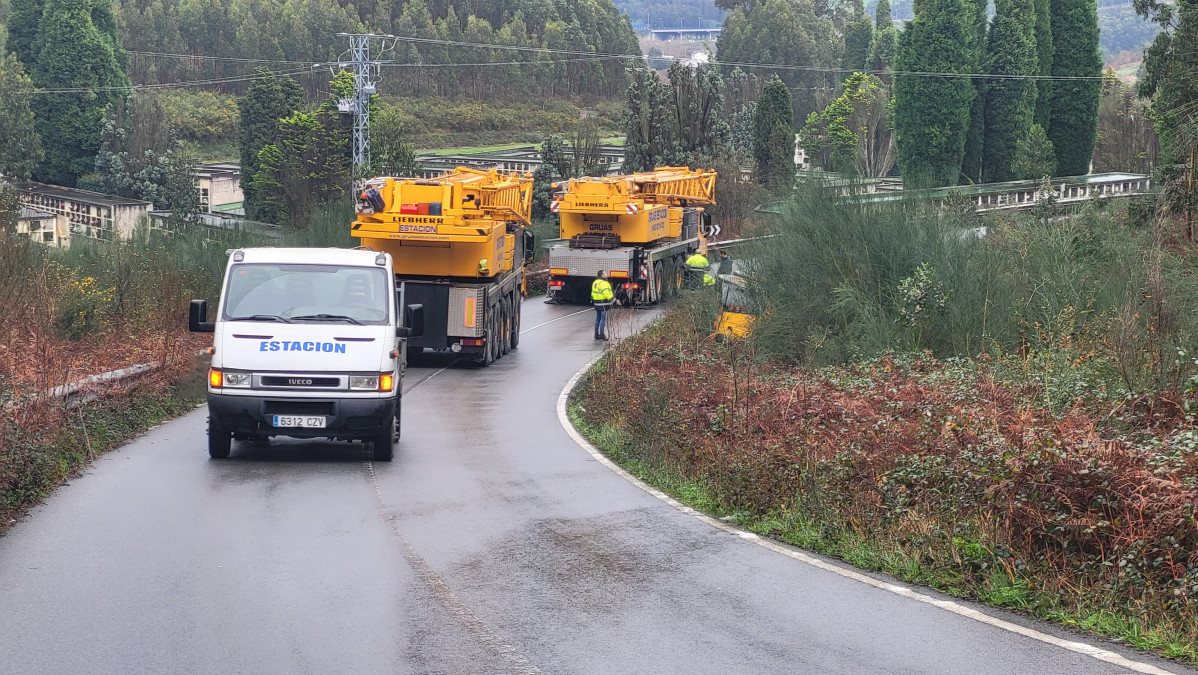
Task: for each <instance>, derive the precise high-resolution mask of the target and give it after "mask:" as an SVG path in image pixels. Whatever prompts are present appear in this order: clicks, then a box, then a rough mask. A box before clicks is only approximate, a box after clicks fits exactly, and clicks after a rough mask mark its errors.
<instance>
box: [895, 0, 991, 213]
mask: <svg viewBox="0 0 1198 675" xmlns="http://www.w3.org/2000/svg"><path fill="white" fill-rule="evenodd" d="M972 16H973V15H972V12H971V11H970V9H968V8H967V7H966V5H965V4H964V2H962V0H921V1H920V2H919V3H918V4H917V5H916V12H915V18H914V19H912V20H911V22H910V23H908V24H907V28H906V30H904V31H903V32H902V34H901V35H900V37H899V50H898V60H897V62H896V64H895V66H896V67H895V70H896V71H899V72H900V73H911V72H925V73H927V72H932V73H969V72H971V71H972V66H973V58H972V57H973V54H972V53H971V50H970V44H971V41H972V40H973V39H974V38H973V36H974V35H975V34H976V29H975V27H974V24H973V21H972ZM976 96H977V90H976V89H975V88H974V85H973V82H972V81H971V78H969V77H968V76H967V75H961V76H952V75H948V76H937V77H927V76H917V75H904V74H899V75H896V76H895V83H894V110H895V114H894V127H895V136H896V143H897V146H898V164H899V170H900V172H901V173H902V176H903V185H904V186H905V187H907V188H914V189H918V188H929V187H941V186H945V185H954V184H956V182H957V177H958V175H959V174H960V173H961V160H962V157H963V155H964V153H965V136H966V133H967V132H968V130H969V111H970V107H971V106H972V105H973V100H974V98H975V97H976Z"/></svg>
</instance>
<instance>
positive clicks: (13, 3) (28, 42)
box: [7, 0, 46, 70]
mask: <svg viewBox="0 0 1198 675" xmlns="http://www.w3.org/2000/svg"><path fill="white" fill-rule="evenodd" d="M45 6H46V2H45V0H10V2H9V5H8V24H7V27H8V49H9V50H10V51H12V53H14V54H16V55H17V58H18V59H19V60H20V61H21V63H23V64H25V69H26V70H29V68H30V66H32V65H33V62H34V61H36V60H37V58H36V56H37V55H36V54H34V51H33V42H34V40H36V39H37V25H38V24H39V23H41V20H42V11H43V10H44V9H45Z"/></svg>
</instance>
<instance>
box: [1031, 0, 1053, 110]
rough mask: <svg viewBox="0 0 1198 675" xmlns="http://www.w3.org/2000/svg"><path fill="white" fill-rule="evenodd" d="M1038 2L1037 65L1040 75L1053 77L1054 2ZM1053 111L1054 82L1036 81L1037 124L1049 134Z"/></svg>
mask: <svg viewBox="0 0 1198 675" xmlns="http://www.w3.org/2000/svg"><path fill="white" fill-rule="evenodd" d="M1035 2H1036V63H1037V65H1038V66H1039V70H1040V75H1042V76H1044V77H1047V76H1050V75H1052V54H1053V46H1052V12H1051V10H1050V8H1051V6H1052V0H1035ZM1051 111H1052V80H1047V79H1043V80H1037V81H1036V124H1039V125H1040V127H1041V128H1042V129H1043V130H1044V131H1045V132H1047V131H1048V120H1049V118H1050V117H1051Z"/></svg>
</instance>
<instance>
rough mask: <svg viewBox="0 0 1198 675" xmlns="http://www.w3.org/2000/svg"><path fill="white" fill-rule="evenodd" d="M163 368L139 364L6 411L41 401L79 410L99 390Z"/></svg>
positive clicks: (49, 392) (63, 387)
mask: <svg viewBox="0 0 1198 675" xmlns="http://www.w3.org/2000/svg"><path fill="white" fill-rule="evenodd" d="M161 367H162V366H161V364H157V363H139V364H137V365H134V366H128V367H125V368H119V369H117V370H110V371H108V372H107V373H100V374H99V375H90V376H88V377H85V378H83V379H82V380H77V381H75V382H71V383H69V384H62V385H59V386H57V387H52V388H50V389H47V390H46V391H44V392H41V393H38V394H34V395H32V396H30V397H29V398H26V399H24V400H18V401H9V402H8V403H7V404H5V406H4V411H5V412H10V411H13V410H16V409H18V408H20V407H22V406H23V405H27V404H29V403H37V402H39V401H48V400H54V399H61V400H62V401H63V402H64V405H65V406H66V407H67V408H68V409H70V408H77V407H79V406H81V405H83V404H85V403H90V402H92V401H94V400H96V399H97V398H99V396H100V395H99V393H98V391H97V390H98V389H100V388H102V387H106V386H111V385H114V384H118V383H124V382H128V381H130V380H136V379H138V378H140V377H142V376H144V375H147V374H149V373H152V372H154V371H156V370H158V369H159V368H161Z"/></svg>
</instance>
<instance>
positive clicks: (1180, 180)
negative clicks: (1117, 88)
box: [1137, 0, 1198, 239]
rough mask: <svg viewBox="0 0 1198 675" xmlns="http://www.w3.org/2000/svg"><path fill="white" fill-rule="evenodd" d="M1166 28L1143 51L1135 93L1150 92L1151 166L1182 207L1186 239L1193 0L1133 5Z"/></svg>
mask: <svg viewBox="0 0 1198 675" xmlns="http://www.w3.org/2000/svg"><path fill="white" fill-rule="evenodd" d="M1137 11H1139V12H1140V14H1141V15H1142V16H1145V17H1148V18H1151V19H1152V20H1153V21H1154V22H1156V23H1157V24H1159V25H1161V26H1162V27H1167V28H1169V29H1170V30H1162V31H1161V32H1160V34H1158V35H1157V36H1156V39H1155V40H1154V41H1153V42H1152V46H1150V47H1149V48H1148V50H1147V52H1146V53H1145V58H1144V78H1143V79H1141V80H1140V82H1139V84H1138V88H1139V93H1140V95H1141V96H1149V97H1151V98H1152V112H1153V117H1154V118H1155V126H1156V130H1157V132H1158V133H1160V139H1161V161H1160V164H1159V169H1158V172H1157V175H1158V177H1159V178H1160V179H1161V180H1162V182H1164V183H1165V191H1164V197H1165V199H1166V200H1167V201H1168V202H1169V203H1170V205H1171V206H1176V207H1184V209H1185V212H1186V220H1187V223H1188V225H1189V228H1190V231H1189V232H1188V235H1189V237H1190V238H1191V239H1195V238H1198V232H1195V231H1194V228H1195V218H1194V212H1195V211H1196V210H1198V183H1196V182H1194V180H1193V178H1194V175H1195V172H1196V171H1198V166H1196V164H1198V161H1196V158H1198V110H1196V109H1195V102H1196V101H1198V0H1179V2H1177V4H1176V6H1175V7H1170V6H1169V5H1158V6H1156V7H1145V8H1142V9H1139V10H1137Z"/></svg>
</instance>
